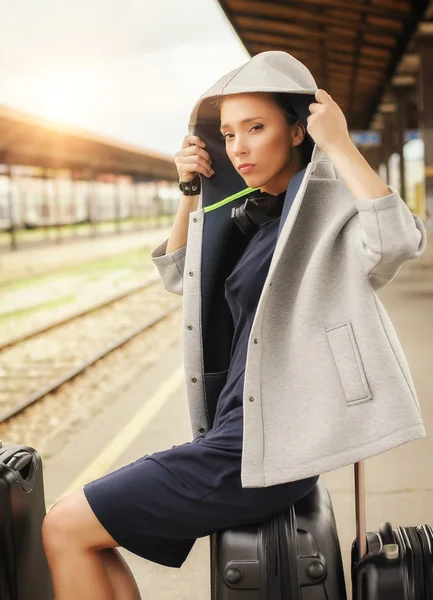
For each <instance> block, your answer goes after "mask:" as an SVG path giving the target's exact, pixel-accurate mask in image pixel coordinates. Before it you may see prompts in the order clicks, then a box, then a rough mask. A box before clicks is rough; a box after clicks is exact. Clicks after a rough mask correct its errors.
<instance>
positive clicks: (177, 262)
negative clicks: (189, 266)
mask: <svg viewBox="0 0 433 600" xmlns="http://www.w3.org/2000/svg"><path fill="white" fill-rule="evenodd" d="M167 243H168V238H167V239H166V240H164V241H163V242H162V243H161V244H159V246H157V247H156V248H154V249H153V250H152V252H151V254H150V258H151V260H152V262H153V264H154V265H155V266H156V268H157V269H158V271H159V274H160V276H161V279H162V283H163V285H164V289H165V290H167V292H171V293H173V294H178V295H179V296H182V295H183V271H184V268H185V255H186V244H185V245H184V246H181V247H180V248H178V249H177V250H175V251H174V252H171V253H170V254H166V249H167Z"/></svg>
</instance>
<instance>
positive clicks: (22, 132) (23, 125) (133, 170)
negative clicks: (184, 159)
mask: <svg viewBox="0 0 433 600" xmlns="http://www.w3.org/2000/svg"><path fill="white" fill-rule="evenodd" d="M0 132H1V133H0V163H1V164H12V165H23V166H35V167H46V168H50V169H71V170H78V171H86V170H89V169H90V171H91V172H92V171H93V172H96V173H98V172H109V173H118V174H123V175H130V176H133V177H135V178H140V179H149V180H151V179H157V180H161V179H162V180H167V181H177V180H178V179H179V176H178V173H177V170H176V167H175V164H174V160H173V158H172V157H170V156H167V155H163V154H159V153H157V152H152V151H150V150H146V149H144V148H141V147H139V146H133V145H131V144H126V143H123V142H119V141H116V140H112V139H110V138H107V137H103V136H100V135H98V134H94V133H89V132H87V131H84V130H81V129H77V128H74V127H69V126H67V125H61V124H56V123H54V122H52V121H48V120H46V119H42V118H39V117H34V116H32V115H29V114H26V113H23V112H21V111H18V110H15V109H13V108H10V107H6V106H0ZM89 175H90V176H92V175H91V173H89Z"/></svg>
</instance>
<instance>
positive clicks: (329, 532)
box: [210, 481, 346, 600]
mask: <svg viewBox="0 0 433 600" xmlns="http://www.w3.org/2000/svg"><path fill="white" fill-rule="evenodd" d="M210 544H211V599H212V600H322V599H323V600H346V588H345V582H344V572H343V565H342V560H341V550H340V542H339V539H338V535H337V528H336V523H335V517H334V512H333V508H332V502H331V498H330V496H329V493H328V490H327V489H326V487H325V486H324V485H323V484H322V483H321V482H320V481H319V482H318V483H317V484H316V485H315V486H314V488H313V489H312V491H311V492H310V493H309V494H308V496H306V497H305V498H302V499H301V500H300V501H299V502H296V503H295V504H293V505H292V506H289V507H288V508H287V509H286V510H285V511H283V512H281V513H278V514H277V515H275V516H273V517H272V518H271V519H269V520H267V521H264V522H263V523H258V524H254V525H247V526H241V527H234V528H230V529H225V530H222V531H217V532H215V533H214V534H212V535H211V538H210Z"/></svg>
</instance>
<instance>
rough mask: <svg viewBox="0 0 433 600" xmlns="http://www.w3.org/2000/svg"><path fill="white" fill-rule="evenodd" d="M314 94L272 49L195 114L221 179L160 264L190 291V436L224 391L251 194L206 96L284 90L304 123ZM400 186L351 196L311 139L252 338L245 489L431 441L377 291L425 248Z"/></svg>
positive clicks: (193, 129)
mask: <svg viewBox="0 0 433 600" xmlns="http://www.w3.org/2000/svg"><path fill="white" fill-rule="evenodd" d="M316 90H317V86H316V83H315V81H314V79H313V77H312V75H311V73H310V72H309V70H308V69H307V68H306V67H305V66H304V65H303V64H302V63H300V62H299V61H297V60H296V59H295V58H293V57H292V56H290V55H289V54H287V53H285V52H281V51H271V52H263V53H261V54H258V55H256V56H254V57H253V58H251V59H250V60H249V61H248V62H247V63H245V64H244V65H242V66H241V67H239V68H237V69H235V70H234V71H231V72H230V73H228V74H227V75H225V76H224V77H222V78H221V79H220V80H219V81H218V82H217V83H215V84H214V85H213V86H212V87H211V88H210V89H209V90H208V91H207V92H206V93H205V94H203V95H202V96H201V97H200V99H199V100H198V102H197V103H196V105H195V107H194V109H193V111H192V114H191V118H190V123H189V133H191V134H195V135H198V136H199V137H200V138H201V139H203V140H204V141H205V142H206V144H207V148H206V150H207V151H208V152H209V154H210V156H211V158H212V162H213V168H214V170H215V175H214V176H213V177H212V178H210V179H209V178H207V177H202V178H201V180H202V193H201V196H200V202H199V208H198V209H197V210H196V211H194V212H192V213H191V215H190V219H189V229H188V239H187V244H186V245H185V246H184V247H182V248H179V249H178V250H176V251H175V252H172V253H171V254H166V246H167V240H165V241H164V242H162V243H161V244H160V245H159V246H158V247H157V248H155V249H154V250H153V251H152V253H151V258H152V261H153V263H154V264H155V265H156V267H157V269H158V271H159V273H160V275H161V278H162V281H163V284H164V287H165V289H166V290H168V291H169V292H173V293H175V294H183V345H184V367H185V381H186V391H187V397H188V404H189V413H190V419H191V427H192V434H193V437H194V438H195V437H197V436H199V435H202V434H205V433H206V432H207V431H208V430H209V428H210V427H211V426H212V420H213V416H214V414H215V409H216V406H215V405H214V404H215V400H213V401H212V400H211V399H215V398H217V397H218V393H217V392H218V390H221V389H222V387H223V386H224V383H225V378H226V374H227V369H228V361H229V356H230V347H231V337H232V333H233V324H232V321H231V318H230V313H229V309H228V306H227V303H226V302H225V298H224V282H225V279H226V278H227V277H228V275H229V274H230V273H231V270H232V268H233V266H234V265H235V264H236V262H237V261H238V259H239V257H240V256H241V254H242V252H243V250H244V248H245V246H246V241H245V240H244V239H241V238H242V237H243V236H242V234H240V233H239V230H238V229H237V227H236V226H235V225H234V223H233V222H232V221H231V209H232V208H233V207H234V206H238V205H240V204H241V203H243V201H244V198H243V196H244V195H245V192H248V191H249V190H251V188H245V182H244V180H243V179H242V178H241V177H240V175H239V174H238V173H237V171H236V170H235V168H234V167H233V165H232V164H231V162H230V160H229V159H228V157H227V155H226V152H225V145H224V142H223V141H222V140H221V138H220V135H221V134H220V131H219V126H220V121H219V111H218V110H217V109H216V108H215V107H214V106H213V104H212V102H211V100H212V99H213V98H214V97H217V96H220V95H226V94H235V93H241V92H253V91H258V92H260V91H261V92H269V91H277V92H286V93H290V94H291V101H292V105H293V106H294V108H295V110H296V111H297V114H298V116H299V118H300V119H301V120H303V122H304V123H306V117H307V116H308V114H309V109H308V106H309V104H310V103H311V102H312V101H314V93H315V91H316ZM391 190H392V193H391V194H389V195H387V196H384V197H382V198H376V199H369V198H366V199H365V200H364V199H363V200H356V199H354V198H353V196H352V194H351V193H350V191H349V190H348V188H347V186H346V185H345V183H344V182H343V181H342V179H341V178H339V176H338V174H337V172H336V170H335V168H334V167H333V164H332V163H331V161H330V160H329V158H328V157H327V156H326V155H325V154H324V153H323V152H322V151H321V150H320V149H319V148H318V146H316V145H314V149H313V153H312V158H311V162H310V163H309V165H308V167H307V168H306V170H304V171H302V172H300V173H299V174H297V176H295V177H293V178H292V180H291V182H290V184H289V187H288V190H287V193H286V198H285V204H284V208H283V214H282V217H281V224H280V231H279V236H278V240H277V245H276V248H275V252H274V255H273V258H272V262H271V265H270V269H269V273H268V276H267V279H266V281H265V284H264V287H263V290H262V293H261V297H260V300H259V304H258V307H257V312H256V315H255V318H254V322H253V325H252V329H251V334H250V338H249V342H248V353H247V358H246V370H245V383H244V395H243V406H244V431H243V452H242V472H241V480H242V486H243V487H266V486H271V485H276V484H280V483H285V482H289V481H294V480H297V479H303V478H305V477H309V476H312V475H317V474H320V473H323V472H325V471H329V470H332V469H337V468H339V467H342V466H344V465H347V464H350V463H353V462H356V461H359V460H363V459H366V458H368V457H370V456H373V455H375V454H378V453H381V452H384V451H386V450H389V449H390V448H393V447H395V446H398V445H400V444H403V443H405V442H409V441H410V440H414V439H416V438H421V437H424V436H425V429H424V425H423V421H422V415H421V412H420V407H419V402H418V398H417V394H416V391H415V388H414V384H413V380H412V377H411V374H410V371H409V366H408V363H407V360H406V358H405V355H404V353H403V350H402V347H401V344H400V342H399V339H398V337H397V334H396V331H395V329H394V327H393V325H392V322H391V320H390V318H389V316H388V314H387V312H386V310H385V308H384V307H383V305H382V303H381V301H380V300H379V298H378V296H377V294H376V291H377V290H379V289H380V288H382V287H384V286H386V285H387V284H388V283H389V282H390V281H392V279H393V278H394V277H395V276H396V274H397V272H398V270H399V268H400V267H401V265H402V264H403V262H404V261H406V260H409V259H415V258H418V257H419V256H420V255H421V254H422V253H423V251H424V249H425V246H426V231H425V228H424V225H423V222H422V220H421V219H420V218H419V217H418V216H417V215H415V214H413V213H411V212H410V210H409V208H408V207H407V206H406V204H405V203H404V201H403V200H402V199H401V197H400V195H399V194H398V192H397V191H396V190H395V189H394V188H391ZM286 203H287V207H286ZM290 204H291V207H290V211H289V210H288V208H289V205H290ZM210 391H212V393H210Z"/></svg>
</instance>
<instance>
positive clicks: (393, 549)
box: [352, 522, 433, 600]
mask: <svg viewBox="0 0 433 600" xmlns="http://www.w3.org/2000/svg"><path fill="white" fill-rule="evenodd" d="M432 549H433V529H432V528H431V527H430V526H429V525H418V526H417V527H397V528H395V529H392V526H391V523H389V522H386V523H382V525H381V526H380V528H379V532H378V533H376V532H368V533H367V554H365V555H364V556H363V557H362V558H361V560H359V559H358V556H359V554H358V546H357V540H355V541H354V542H353V545H352V592H353V600H365V599H367V598H368V600H388V599H389V600H433V551H432Z"/></svg>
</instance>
